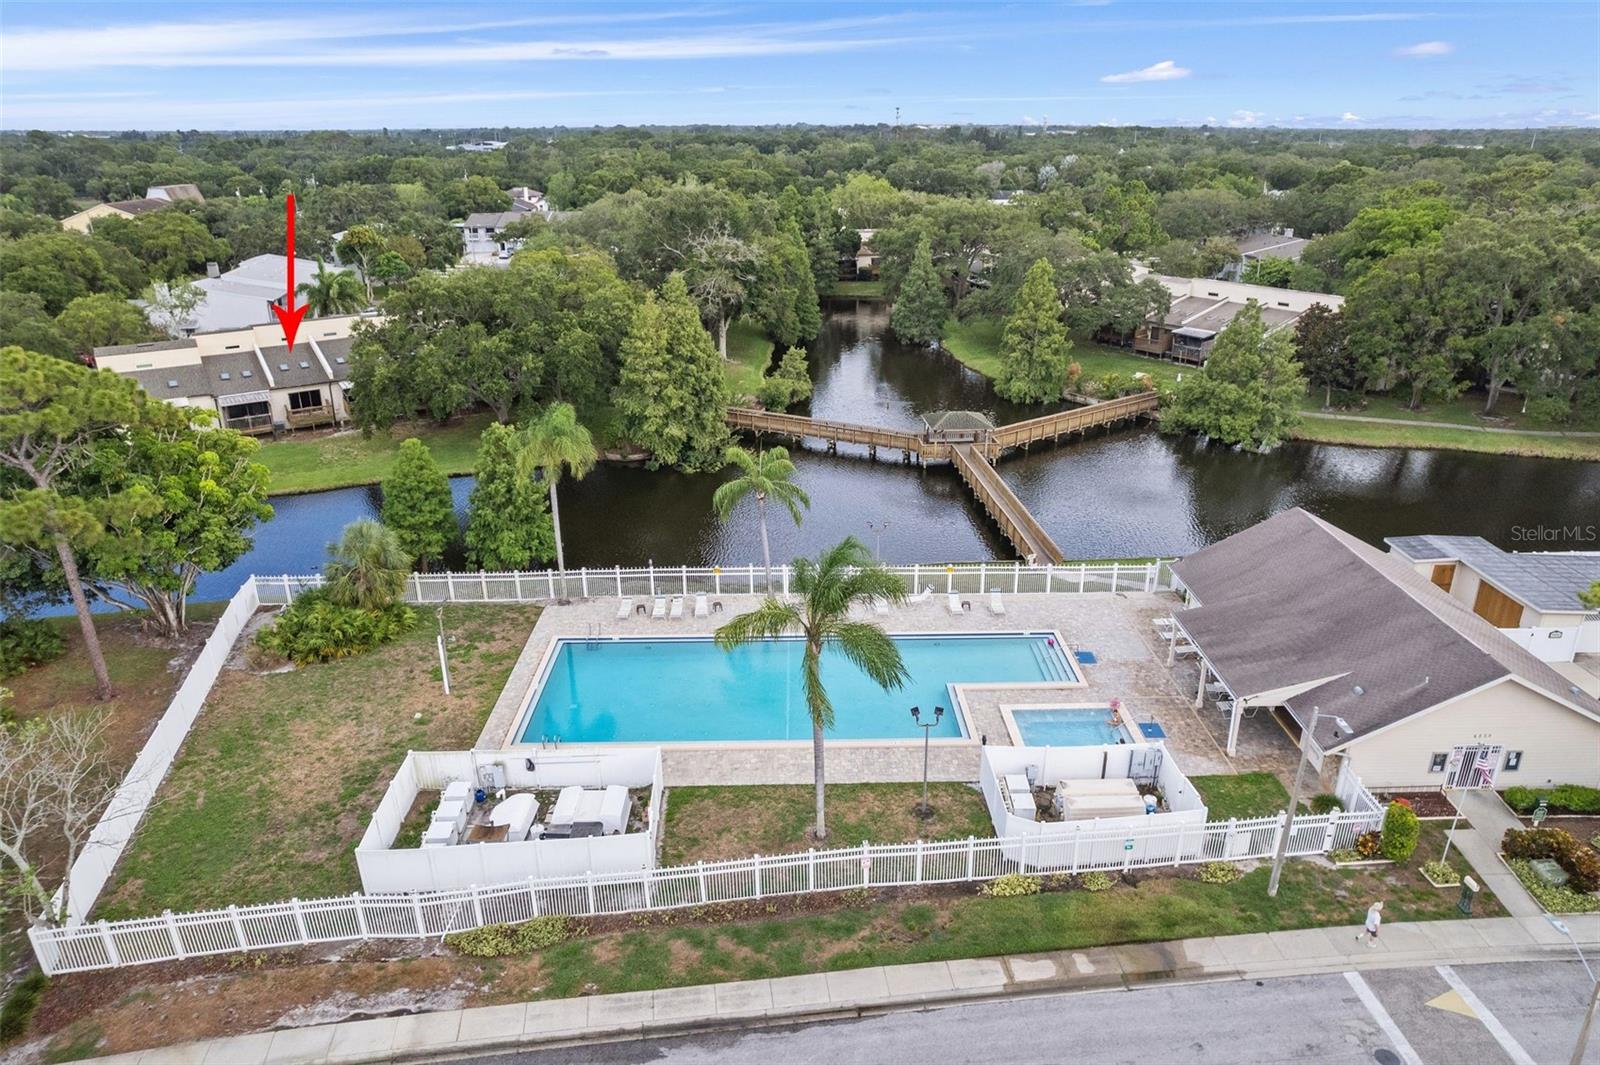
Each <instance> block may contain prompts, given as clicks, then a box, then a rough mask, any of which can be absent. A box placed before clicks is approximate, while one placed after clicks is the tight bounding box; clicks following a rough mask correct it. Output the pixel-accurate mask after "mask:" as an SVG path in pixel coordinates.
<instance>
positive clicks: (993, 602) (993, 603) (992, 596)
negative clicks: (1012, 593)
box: [989, 588, 1006, 617]
mask: <svg viewBox="0 0 1600 1065" xmlns="http://www.w3.org/2000/svg"><path fill="white" fill-rule="evenodd" d="M1005 612H1006V605H1005V603H1003V602H1001V601H1000V589H998V588H990V589H989V613H991V614H993V615H994V616H995V617H1001V616H1002V615H1004V614H1005Z"/></svg>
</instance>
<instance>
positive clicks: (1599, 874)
mask: <svg viewBox="0 0 1600 1065" xmlns="http://www.w3.org/2000/svg"><path fill="white" fill-rule="evenodd" d="M1500 849H1501V850H1502V851H1503V852H1505V856H1506V857H1507V858H1518V859H1523V860H1529V861H1531V860H1532V859H1535V858H1553V859H1555V861H1556V863H1557V864H1558V865H1560V866H1561V868H1563V869H1565V870H1566V871H1567V876H1568V877H1570V878H1571V879H1569V880H1568V881H1567V883H1568V885H1569V886H1570V887H1571V888H1572V889H1573V890H1574V891H1582V892H1592V891H1600V854H1596V853H1595V852H1594V851H1592V850H1590V849H1589V848H1588V847H1586V846H1585V845H1584V844H1582V843H1581V842H1579V841H1578V839H1577V837H1576V836H1574V835H1573V834H1572V833H1571V832H1568V831H1567V830H1566V829H1564V828H1526V829H1524V828H1508V829H1506V834H1505V836H1504V837H1503V838H1502V839H1501V840H1500Z"/></svg>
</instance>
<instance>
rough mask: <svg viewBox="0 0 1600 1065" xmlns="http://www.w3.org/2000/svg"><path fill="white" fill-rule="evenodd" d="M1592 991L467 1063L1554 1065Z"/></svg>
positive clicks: (1167, 989)
mask: <svg viewBox="0 0 1600 1065" xmlns="http://www.w3.org/2000/svg"><path fill="white" fill-rule="evenodd" d="M1589 986H1590V985H1589V981H1588V977H1587V976H1586V975H1585V973H1584V971H1583V967H1582V966H1581V965H1579V964H1578V963H1577V962H1575V961H1574V962H1530V963H1520V962H1519V963H1496V964H1486V965H1458V966H1455V967H1454V968H1451V967H1448V966H1440V967H1437V968H1435V967H1425V968H1414V969H1388V970H1377V971H1369V972H1366V973H1361V974H1356V973H1347V974H1334V975H1327V976H1300V977H1286V978H1282V979H1275V980H1265V981H1248V982H1246V981H1226V982H1220V983H1209V984H1190V985H1179V986H1175V985H1159V984H1158V985H1151V986H1147V987H1142V988H1139V989H1136V990H1133V991H1103V992H1092V993H1084V994H1071V995H1055V996H1048V997H1036V998H1020V999H1012V1000H1007V1001H998V1002H985V1003H977V1004H972V1005H965V1006H950V1007H945V1008H940V1009H931V1010H921V1011H910V1012H898V1013H889V1014H882V1015H877V1016H871V1017H864V1018H858V1019H853V1020H844V1021H823V1022H818V1023H814V1024H802V1025H786V1026H782V1027H772V1028H754V1029H747V1030H743V1031H737V1032H718V1033H714V1034H707V1035H691V1036H677V1037H673V1038H667V1039H646V1040H635V1041H632V1042H619V1043H601V1044H589V1045H585V1046H576V1047H560V1048H550V1049H540V1050H530V1051H527V1052H524V1053H519V1054H508V1055H497V1056H490V1057H480V1058H473V1059H469V1060H470V1061H471V1062H472V1063H473V1065H579V1063H582V1065H590V1063H598V1065H636V1063H645V1062H663V1063H670V1065H698V1063H702V1062H706V1063H710V1062H716V1063H731V1062H759V1063H761V1065H809V1063H817V1065H851V1063H855V1062H861V1063H873V1065H877V1063H896V1062H914V1063H917V1065H924V1063H929V1062H938V1063H940V1065H943V1063H946V1062H950V1063H956V1062H973V1063H982V1065H1018V1063H1026V1062H1094V1063H1097V1065H1098V1063H1112V1062H1126V1063H1128V1065H1167V1063H1179V1062H1196V1063H1205V1062H1217V1063H1227V1065H1236V1063H1242V1062H1317V1063H1319V1065H1343V1063H1348V1065H1357V1063H1362V1065H1373V1063H1376V1065H1402V1063H1403V1065H1422V1063H1425V1065H1434V1063H1435V1062H1438V1063H1448V1065H1503V1063H1507V1062H1511V1063H1517V1065H1530V1063H1538V1065H1544V1063H1546V1062H1549V1063H1553V1065H1566V1062H1567V1061H1568V1060H1569V1058H1570V1056H1571V1054H1572V1047H1573V1043H1574V1040H1575V1038H1576V1035H1577V1030H1578V1024H1579V1021H1580V1020H1581V1018H1582V1014H1583V1009H1584V1006H1585V1005H1586V1004H1587V1001H1588V998H1587V996H1588V993H1589ZM1584 1063H1585V1065H1590V1063H1593V1065H1600V1031H1597V1032H1596V1033H1595V1034H1594V1036H1593V1037H1592V1038H1591V1041H1590V1046H1589V1050H1588V1053H1587V1055H1585V1057H1584Z"/></svg>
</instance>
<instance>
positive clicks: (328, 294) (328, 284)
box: [295, 259, 371, 318]
mask: <svg viewBox="0 0 1600 1065" xmlns="http://www.w3.org/2000/svg"><path fill="white" fill-rule="evenodd" d="M295 292H296V293H297V294H299V295H302V296H304V297H305V298H306V306H307V307H309V308H311V317H313V318H323V317H326V316H327V315H330V314H352V313H354V312H356V311H359V310H360V309H361V308H363V307H365V306H366V305H367V300H368V299H369V298H371V293H370V291H369V290H367V289H364V288H363V287H362V284H361V280H360V279H359V278H357V277H356V275H354V274H352V273H351V272H350V271H348V270H329V269H328V268H327V266H326V265H324V264H323V262H322V260H321V259H318V260H317V272H316V273H314V274H312V275H311V280H310V281H305V282H302V283H301V284H300V287H299V288H297V289H296V290H295Z"/></svg>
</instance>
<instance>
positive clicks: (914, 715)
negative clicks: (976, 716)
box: [911, 706, 944, 820]
mask: <svg viewBox="0 0 1600 1065" xmlns="http://www.w3.org/2000/svg"><path fill="white" fill-rule="evenodd" d="M942 717H944V707H942V706H936V707H934V708H933V720H931V721H924V720H922V707H920V706H913V707H912V708H911V720H912V721H914V722H916V724H917V727H918V728H920V729H922V805H921V806H919V807H917V816H918V817H921V818H923V819H924V820H926V819H927V818H929V817H932V816H933V807H931V806H929V805H928V737H929V736H931V735H932V734H933V730H934V729H935V728H936V727H937V726H938V724H939V719H940V718H942Z"/></svg>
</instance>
